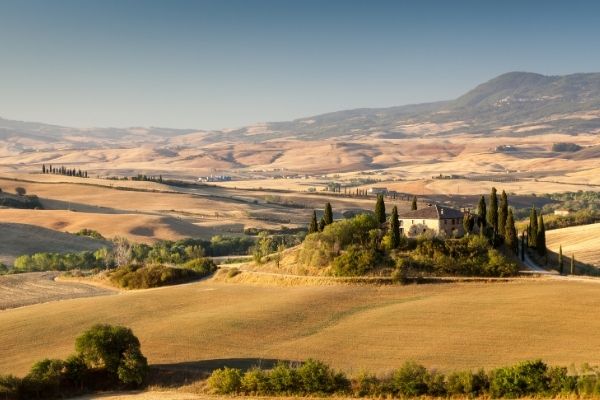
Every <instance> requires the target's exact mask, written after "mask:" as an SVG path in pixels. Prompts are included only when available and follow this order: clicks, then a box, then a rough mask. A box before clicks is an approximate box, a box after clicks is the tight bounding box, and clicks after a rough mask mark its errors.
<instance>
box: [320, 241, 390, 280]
mask: <svg viewBox="0 0 600 400" xmlns="http://www.w3.org/2000/svg"><path fill="white" fill-rule="evenodd" d="M379 258H380V257H379V255H378V254H377V252H376V251H375V250H373V249H370V248H367V249H365V248H361V247H359V246H356V245H351V246H350V247H348V248H347V249H346V251H344V252H343V253H342V254H341V255H340V256H339V257H336V258H335V259H334V260H333V263H332V269H331V272H332V273H333V275H336V276H362V275H365V274H366V273H368V272H369V271H371V270H372V269H373V268H375V267H376V266H377V264H378V263H379Z"/></svg>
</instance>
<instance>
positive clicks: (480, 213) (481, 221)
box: [477, 195, 486, 231]
mask: <svg viewBox="0 0 600 400" xmlns="http://www.w3.org/2000/svg"><path fill="white" fill-rule="evenodd" d="M485 218H486V205H485V197H483V195H482V196H481V198H480V199H479V205H478V206H477V222H478V225H479V229H480V231H483V228H485Z"/></svg>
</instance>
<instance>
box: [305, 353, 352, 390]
mask: <svg viewBox="0 0 600 400" xmlns="http://www.w3.org/2000/svg"><path fill="white" fill-rule="evenodd" d="M298 377H299V378H300V385H301V388H302V391H303V392H304V393H306V394H321V393H323V394H330V393H334V392H336V391H344V390H346V389H347V388H348V387H349V386H350V384H349V382H348V380H347V379H346V378H345V376H344V375H342V374H336V373H335V372H334V371H332V370H331V368H329V366H328V365H326V364H324V363H322V362H320V361H315V360H312V359H309V360H307V361H306V362H304V363H303V364H302V365H301V366H300V367H299V368H298Z"/></svg>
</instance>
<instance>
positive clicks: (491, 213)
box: [487, 187, 498, 235]
mask: <svg viewBox="0 0 600 400" xmlns="http://www.w3.org/2000/svg"><path fill="white" fill-rule="evenodd" d="M487 221H488V223H489V224H490V226H491V227H492V229H493V230H494V234H496V235H497V234H498V196H497V195H496V188H495V187H493V188H492V193H490V207H489V208H488V210H487Z"/></svg>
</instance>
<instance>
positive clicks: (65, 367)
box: [0, 325, 148, 400]
mask: <svg viewBox="0 0 600 400" xmlns="http://www.w3.org/2000/svg"><path fill="white" fill-rule="evenodd" d="M75 350H76V352H75V354H73V355H72V356H70V357H68V358H67V359H66V360H59V359H44V360H42V361H39V362H37V363H35V364H34V365H33V366H32V367H31V370H30V372H29V373H28V374H27V375H26V376H25V377H24V378H17V377H15V376H12V375H4V376H0V398H2V399H4V400H31V399H54V398H64V397H66V396H75V395H79V394H82V393H88V392H92V391H98V390H117V389H130V388H136V387H139V386H141V385H142V384H143V383H144V381H145V379H146V375H147V372H148V362H147V360H146V358H145V357H144V355H143V354H142V351H141V347H140V341H139V340H138V338H137V337H136V336H135V335H134V334H133V332H132V331H131V329H129V328H125V327H122V326H111V325H95V326H93V327H91V328H90V329H89V330H87V331H85V332H84V333H82V334H81V335H80V336H78V337H77V339H76V341H75Z"/></svg>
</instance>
